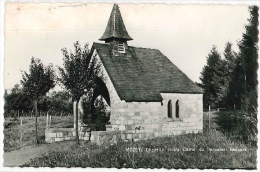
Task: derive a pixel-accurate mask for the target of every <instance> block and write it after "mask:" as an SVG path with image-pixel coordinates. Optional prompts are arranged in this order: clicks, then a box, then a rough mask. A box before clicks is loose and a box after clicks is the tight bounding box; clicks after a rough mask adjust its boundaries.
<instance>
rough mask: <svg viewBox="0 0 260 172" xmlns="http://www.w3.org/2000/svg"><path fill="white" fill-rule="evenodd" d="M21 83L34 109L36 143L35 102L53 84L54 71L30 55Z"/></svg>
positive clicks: (36, 112)
mask: <svg viewBox="0 0 260 172" xmlns="http://www.w3.org/2000/svg"><path fill="white" fill-rule="evenodd" d="M21 84H22V85H23V91H24V93H25V94H26V95H27V96H28V97H30V98H31V100H32V102H33V103H34V110H35V132H36V144H38V139H37V115H38V110H37V102H38V101H39V99H40V98H41V97H42V96H44V95H45V94H46V93H47V92H48V91H49V90H50V89H51V88H54V86H55V72H54V69H53V67H52V65H49V66H44V65H43V64H42V62H41V60H39V59H35V58H34V57H32V59H31V64H30V66H29V73H27V72H25V71H23V72H22V80H21Z"/></svg>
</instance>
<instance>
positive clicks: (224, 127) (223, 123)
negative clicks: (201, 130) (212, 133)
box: [215, 111, 237, 133]
mask: <svg viewBox="0 0 260 172" xmlns="http://www.w3.org/2000/svg"><path fill="white" fill-rule="evenodd" d="M236 113H237V112H236V111H226V112H217V113H216V118H215V123H216V124H217V125H218V126H219V128H220V130H221V131H222V132H224V133H229V132H231V130H232V129H233V127H234V122H235V121H234V120H233V119H232V117H231V116H232V115H233V116H234V115H236Z"/></svg>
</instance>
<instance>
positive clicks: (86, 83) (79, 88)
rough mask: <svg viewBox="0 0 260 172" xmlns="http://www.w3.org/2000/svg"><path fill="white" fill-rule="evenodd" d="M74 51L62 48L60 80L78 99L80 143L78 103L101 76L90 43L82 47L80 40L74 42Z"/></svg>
mask: <svg viewBox="0 0 260 172" xmlns="http://www.w3.org/2000/svg"><path fill="white" fill-rule="evenodd" d="M74 49H75V51H74V53H72V52H70V53H69V52H68V51H67V49H66V48H63V49H62V53H63V56H64V58H63V67H64V68H61V67H58V69H59V71H60V77H59V81H60V83H61V84H62V86H63V88H65V90H66V91H67V92H68V93H69V94H70V96H71V97H72V101H76V142H77V144H79V136H78V103H79V100H80V98H81V97H82V96H83V95H84V94H85V93H88V92H90V90H91V89H93V88H94V87H95V86H96V77H101V78H102V74H101V69H100V64H99V63H98V62H97V59H96V57H95V56H94V57H93V58H92V59H91V57H90V53H89V49H88V44H85V46H84V48H81V46H80V44H79V42H78V41H77V42H76V43H74Z"/></svg>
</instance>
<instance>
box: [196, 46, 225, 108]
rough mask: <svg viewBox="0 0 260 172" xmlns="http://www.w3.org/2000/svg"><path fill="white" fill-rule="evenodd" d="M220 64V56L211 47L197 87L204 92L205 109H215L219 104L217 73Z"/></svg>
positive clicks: (215, 49)
mask: <svg viewBox="0 0 260 172" xmlns="http://www.w3.org/2000/svg"><path fill="white" fill-rule="evenodd" d="M221 62H222V61H221V55H220V53H219V52H218V51H217V48H216V46H213V47H212V49H211V51H210V53H209V54H208V56H207V65H206V66H204V67H203V69H202V72H201V77H200V80H201V82H202V83H201V84H199V86H201V87H202V89H203V91H204V96H203V99H204V100H203V103H204V108H206V107H207V106H208V105H211V106H212V107H216V105H217V104H218V103H219V96H218V94H219V89H220V88H219V87H220V76H219V75H220V74H219V72H220V67H221Z"/></svg>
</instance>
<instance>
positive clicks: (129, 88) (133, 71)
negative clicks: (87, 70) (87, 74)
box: [91, 43, 203, 102]
mask: <svg viewBox="0 0 260 172" xmlns="http://www.w3.org/2000/svg"><path fill="white" fill-rule="evenodd" d="M94 49H96V51H97V53H98V55H99V57H100V59H101V62H102V63H103V65H104V67H105V69H106V71H107V73H108V75H109V77H110V79H111V81H112V83H113V85H114V87H115V89H116V91H117V93H118V95H119V97H120V99H121V100H125V101H127V102H131V101H137V102H138V101H139V102H150V101H162V96H161V95H160V93H190V94H201V93H203V92H202V90H201V88H199V87H198V86H197V85H196V84H195V83H194V82H192V81H191V80H190V79H189V78H188V77H187V76H186V75H185V74H184V73H183V72H182V71H181V70H180V69H179V68H178V67H177V66H175V65H174V64H173V63H172V62H171V61H170V60H169V59H168V58H167V57H166V56H164V55H163V54H162V53H161V52H160V51H159V50H156V49H148V48H137V47H131V46H129V51H130V53H131V56H132V57H130V58H129V56H126V55H124V54H121V55H120V56H116V57H113V56H112V53H111V50H110V45H109V44H100V43H94V44H93V46H92V50H91V51H92V52H93V50H94Z"/></svg>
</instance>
